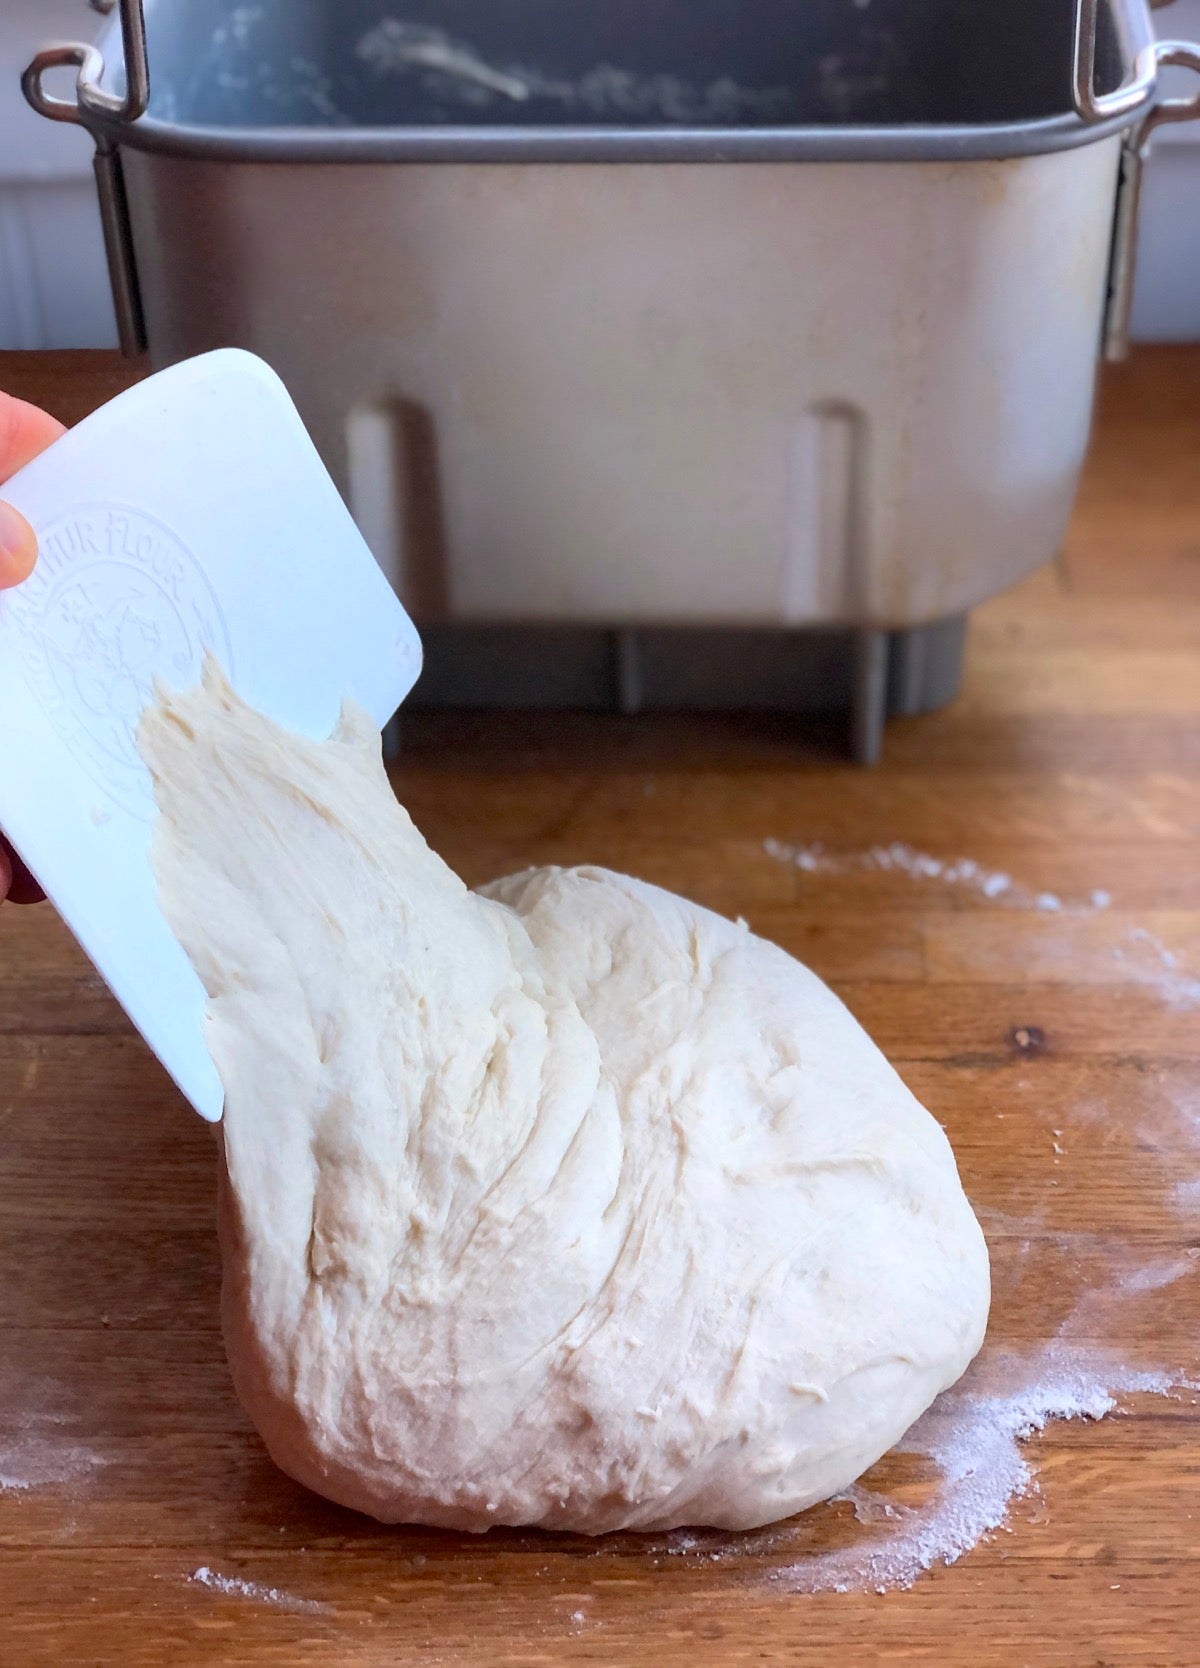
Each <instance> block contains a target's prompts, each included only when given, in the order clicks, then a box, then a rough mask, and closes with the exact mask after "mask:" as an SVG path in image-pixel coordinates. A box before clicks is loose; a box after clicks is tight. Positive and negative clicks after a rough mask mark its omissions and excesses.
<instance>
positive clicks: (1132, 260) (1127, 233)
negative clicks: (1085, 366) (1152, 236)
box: [1104, 41, 1200, 361]
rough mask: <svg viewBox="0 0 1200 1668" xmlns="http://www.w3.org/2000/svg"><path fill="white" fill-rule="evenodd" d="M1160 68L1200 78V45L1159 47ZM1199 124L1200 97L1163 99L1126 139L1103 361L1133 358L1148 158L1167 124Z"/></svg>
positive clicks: (1199, 94) (1177, 43)
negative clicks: (1135, 295)
mask: <svg viewBox="0 0 1200 1668" xmlns="http://www.w3.org/2000/svg"><path fill="white" fill-rule="evenodd" d="M1155 59H1156V62H1157V64H1158V65H1159V66H1162V65H1164V64H1173V65H1176V66H1177V67H1179V68H1182V69H1191V70H1195V72H1196V74H1197V75H1200V45H1197V46H1193V45H1191V44H1190V43H1189V42H1187V41H1159V42H1158V44H1157V46H1156V47H1155ZM1192 121H1200V91H1197V92H1196V93H1195V94H1194V95H1193V96H1192V97H1191V98H1164V99H1159V100H1158V102H1157V103H1156V104H1155V105H1153V106H1152V108H1151V109H1150V110H1149V111H1148V112H1147V113H1146V115H1145V116H1143V118H1142V120H1141V121H1140V122H1138V123H1137V124H1136V126H1134V127H1133V128H1132V129H1131V130H1130V131H1129V132H1128V133H1127V134H1126V135H1125V138H1124V141H1123V143H1122V146H1121V171H1120V179H1119V183H1118V186H1117V212H1116V219H1115V222H1114V225H1113V245H1112V258H1111V261H1110V264H1109V277H1108V305H1107V307H1106V309H1105V319H1104V357H1105V359H1107V360H1110V361H1120V360H1122V359H1124V358H1126V357H1127V355H1128V353H1129V319H1130V314H1131V312H1132V309H1133V286H1134V279H1135V278H1136V276H1137V228H1138V211H1139V208H1140V206H1141V195H1142V173H1143V170H1144V168H1145V165H1146V153H1147V151H1148V150H1149V146H1150V139H1151V136H1152V135H1153V133H1154V131H1155V129H1156V128H1159V127H1162V126H1163V125H1164V124H1165V123H1167V122H1192Z"/></svg>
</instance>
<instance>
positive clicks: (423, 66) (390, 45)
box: [355, 17, 796, 125]
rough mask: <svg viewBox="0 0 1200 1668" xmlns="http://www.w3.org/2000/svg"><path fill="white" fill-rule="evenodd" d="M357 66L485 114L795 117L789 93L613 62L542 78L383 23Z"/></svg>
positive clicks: (438, 34) (364, 45) (424, 32)
mask: <svg viewBox="0 0 1200 1668" xmlns="http://www.w3.org/2000/svg"><path fill="white" fill-rule="evenodd" d="M355 54H356V56H357V57H358V58H359V60H360V61H361V62H363V63H365V64H366V65H368V66H369V68H371V69H372V70H373V71H374V72H375V73H376V74H379V75H383V74H393V75H395V74H406V73H408V74H411V73H413V72H417V73H419V74H422V75H423V76H424V77H425V78H426V82H427V87H426V90H427V91H430V92H432V93H433V94H435V95H436V96H437V97H438V98H439V99H441V100H443V101H445V103H446V104H447V106H448V107H449V109H450V111H451V112H452V111H453V107H454V105H456V104H457V105H459V106H460V107H463V106H465V107H471V106H474V107H476V108H488V107H490V106H494V105H495V104H496V102H497V101H500V103H501V105H502V106H503V107H506V108H507V109H509V110H512V109H513V108H514V107H519V106H521V105H524V104H528V103H529V102H530V101H532V100H534V99H537V100H542V101H544V102H546V103H549V104H551V105H553V106H555V107H556V110H557V113H558V115H559V116H560V118H563V119H565V118H574V119H576V120H582V121H586V120H588V119H589V118H596V117H603V116H620V117H625V118H627V119H630V118H632V119H641V120H649V121H663V122H669V123H678V124H690V123H712V122H716V123H720V124H722V125H724V124H735V123H738V122H745V121H772V120H774V121H784V120H786V119H787V118H788V116H789V115H791V114H793V113H794V109H795V103H796V95H795V92H794V90H793V89H792V88H790V87H782V86H781V87H767V88H758V89H756V88H748V87H741V86H739V85H738V83H737V82H735V81H734V80H732V78H730V77H727V76H726V77H721V78H720V79H718V80H716V81H713V82H710V83H708V84H707V85H705V86H698V85H696V84H695V83H694V82H690V81H685V80H683V79H682V78H681V77H679V76H676V75H637V74H634V73H633V72H632V71H629V70H623V69H619V68H617V67H616V66H614V65H612V64H597V65H596V66H595V67H594V68H593V69H590V70H588V71H587V72H586V73H585V74H583V75H581V76H579V77H577V78H576V79H574V80H566V79H564V78H562V77H560V76H548V75H544V74H542V73H541V72H540V71H538V70H535V69H531V68H530V67H529V66H528V65H524V64H519V63H506V64H503V65H497V64H491V63H488V62H487V61H486V60H485V59H484V58H483V57H482V56H481V54H480V53H479V52H478V51H476V49H475V48H474V47H472V46H471V45H469V44H468V43H467V42H465V41H462V40H456V39H454V38H453V37H452V36H450V35H448V34H446V33H445V32H444V31H443V30H441V29H436V28H430V27H429V26H427V25H425V24H419V23H411V22H407V21H404V20H402V19H400V18H394V17H386V18H384V19H383V20H382V21H381V22H379V23H377V24H376V25H375V26H374V28H372V29H369V30H368V31H367V32H366V34H364V35H363V36H362V37H361V39H360V40H359V42H358V44H357V46H356V47H355Z"/></svg>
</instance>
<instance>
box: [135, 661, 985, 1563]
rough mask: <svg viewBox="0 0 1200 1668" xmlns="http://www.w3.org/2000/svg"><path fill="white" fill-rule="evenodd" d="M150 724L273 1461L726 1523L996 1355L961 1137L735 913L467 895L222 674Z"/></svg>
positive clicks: (303, 1474) (345, 751)
mask: <svg viewBox="0 0 1200 1668" xmlns="http://www.w3.org/2000/svg"><path fill="white" fill-rule="evenodd" d="M140 746H141V749H142V752H143V755H144V757H145V758H146V760H147V762H148V764H149V766H150V769H151V771H152V773H153V776H154V780H155V787H156V792H157V798H158V804H159V808H160V815H159V818H158V822H157V825H156V832H155V844H154V862H155V867H156V872H157V875H158V882H159V888H160V895H161V899H162V904H163V908H164V910H165V912H166V915H167V917H168V919H169V920H170V922H171V924H172V926H173V928H174V930H175V932H176V933H177V935H178V937H179V938H180V940H181V942H182V944H183V945H184V948H185V949H186V950H187V953H188V955H189V956H190V957H191V959H192V961H193V963H194V964H195V966H196V968H197V969H198V971H199V973H200V976H201V978H202V979H203V981H204V984H205V986H206V987H207V990H208V993H209V997H210V1017H209V1030H208V1040H209V1046H210V1048H211V1050H212V1053H213V1057H214V1059H215V1061H216V1064H217V1066H218V1068H219V1070H220V1073H221V1077H222V1080H223V1082H224V1085H225V1089H226V1108H225V1119H224V1125H223V1186H222V1210H221V1239H222V1247H223V1253H224V1288H223V1293H222V1315H223V1322H224V1329H225V1336H226V1341H227V1346H228V1352H229V1359H230V1365H231V1368H232V1371H233V1376H234V1379H235V1382H236V1385H237V1389H238V1393H239V1395H240V1396H241V1399H242V1401H243V1403H244V1405H245V1407H246V1409H247V1410H248V1412H249V1413H250V1416H251V1417H252V1418H253V1419H254V1421H255V1423H256V1425H257V1426H258V1428H259V1430H260V1431H261V1433H262V1435H263V1438H264V1440H265V1442H266V1444H267V1446H268V1448H269V1449H270V1451H271V1453H272V1454H273V1456H274V1457H275V1459H276V1461H277V1462H278V1463H279V1465H281V1466H282V1467H283V1469H284V1470H285V1471H287V1472H289V1473H290V1474H291V1475H292V1476H293V1477H296V1478H298V1479H299V1480H300V1481H301V1482H303V1483H305V1484H307V1485H308V1486H309V1487H311V1488H313V1489H315V1490H317V1491H318V1492H319V1493H321V1494H324V1495H327V1496H329V1497H330V1498H331V1499H334V1500H337V1501H341V1502H342V1503H344V1504H345V1505H348V1506H352V1507H357V1508H360V1509H361V1510H362V1511H364V1512H369V1513H371V1514H372V1515H373V1516H375V1517H377V1518H381V1519H383V1520H385V1521H389V1522H390V1521H401V1520H404V1521H414V1522H423V1523H432V1524H441V1525H444V1526H447V1527H451V1528H459V1529H471V1530H483V1529H487V1528H489V1527H490V1526H491V1525H493V1524H500V1523H504V1524H542V1525H545V1526H548V1527H551V1528H555V1529H573V1530H581V1531H585V1532H589V1533H600V1532H602V1531H605V1530H612V1529H623V1528H635V1529H663V1528H668V1527H672V1526H676V1525H679V1524H713V1525H720V1526H727V1527H730V1528H745V1527H751V1526H754V1525H758V1524H762V1523H765V1522H769V1521H772V1520H774V1519H777V1518H781V1517H785V1516H788V1515H789V1514H791V1513H793V1512H797V1511H800V1510H802V1509H803V1508H804V1507H806V1506H810V1505H812V1504H813V1503H814V1502H815V1501H818V1500H822V1499H824V1498H826V1497H827V1496H828V1495H830V1494H832V1493H834V1492H836V1491H837V1490H838V1489H840V1488H842V1487H844V1486H845V1485H847V1484H848V1483H850V1482H851V1481H852V1480H853V1479H854V1478H855V1477H857V1476H858V1475H859V1474H860V1473H861V1472H862V1471H863V1470H865V1469H866V1467H867V1466H869V1465H870V1464H871V1463H872V1462H873V1461H874V1460H875V1459H877V1458H878V1457H879V1455H881V1454H882V1453H883V1452H884V1451H885V1450H886V1449H887V1448H889V1447H890V1446H892V1444H893V1443H895V1442H896V1440H897V1439H898V1438H899V1437H900V1436H901V1435H902V1434H903V1432H904V1431H905V1430H906V1429H907V1427H908V1426H909V1425H910V1424H911V1422H912V1421H913V1420H914V1419H915V1418H916V1417H917V1416H918V1414H920V1413H921V1412H922V1411H923V1409H924V1408H925V1407H926V1406H928V1404H929V1403H930V1402H931V1401H932V1399H933V1398H934V1396H936V1395H937V1393H938V1392H939V1391H940V1390H942V1389H943V1388H945V1387H946V1386H947V1385H949V1384H951V1383H952V1382H953V1381H954V1380H955V1379H956V1378H957V1377H958V1376H959V1374H960V1373H961V1372H962V1371H963V1369H964V1368H965V1367H966V1365H967V1363H968V1362H969V1361H970V1360H971V1358H972V1356H973V1355H974V1354H975V1352H976V1351H977V1350H978V1348H979V1346H980V1343H981V1341H982V1338H983V1332H984V1326H985V1322H986V1318H987V1309H988V1262H987V1252H986V1249H985V1246H984V1242H983V1237H982V1235H981V1233H980V1231H979V1227H978V1224H977V1223H976V1221H975V1218H974V1216H973V1215H972V1212H971V1209H970V1206H969V1205H968V1203H967V1201H966V1199H965V1197H964V1195H963V1192H962V1189H961V1187H960V1185H959V1180H958V1174H957V1171H956V1168H955V1163H954V1158H953V1155H952V1153H951V1150H950V1146H949V1143H948V1142H947V1140H946V1138H945V1136H944V1135H943V1133H942V1131H941V1129H940V1128H939V1127H938V1125H937V1124H936V1123H935V1122H934V1120H933V1119H932V1118H931V1117H930V1116H929V1115H928V1113H926V1112H925V1111H924V1110H923V1109H922V1107H921V1106H920V1105H919V1104H918V1103H917V1101H916V1100H915V1099H914V1098H913V1096H912V1095H911V1094H909V1092H908V1090H907V1089H906V1088H905V1087H904V1085H903V1084H902V1083H901V1082H900V1079H899V1078H898V1077H897V1076H896V1074H895V1073H894V1072H893V1071H892V1069H891V1067H890V1066H889V1065H888V1064H887V1062H886V1061H885V1060H884V1058H883V1056H882V1055H881V1054H880V1053H879V1051H878V1050H877V1049H876V1048H875V1046H874V1045H873V1043H872V1042H871V1041H870V1040H869V1038H868V1037H867V1036H866V1034H865V1032H863V1031H862V1030H861V1029H860V1027H859V1026H858V1025H857V1024H856V1023H855V1021H854V1020H853V1019H852V1018H851V1016H850V1015H849V1013H848V1012H847V1011H846V1009H845V1008H844V1007H843V1006H842V1005H841V1003H840V1002H839V1001H838V1000H837V999H836V997H834V996H833V995H832V993H831V992H830V991H829V990H827V989H826V987H825V986H824V985H823V984H822V983H821V982H820V980H818V979H817V978H816V977H815V976H814V975H813V974H812V973H810V972H809V971H808V970H807V969H806V968H804V967H802V966H800V965H799V963H797V962H795V961H793V960H792V959H791V957H789V956H787V955H785V954H784V952H783V951H782V950H780V949H777V948H776V947H775V946H773V945H771V944H768V943H766V942H764V941H763V940H761V939H759V938H756V937H755V936H754V935H753V934H752V933H751V932H750V931H749V930H748V929H747V927H746V926H745V925H744V924H742V923H738V924H736V925H735V924H733V923H731V922H729V921H726V920H723V919H721V918H720V917H719V916H716V915H713V914H710V913H709V912H708V911H707V910H704V909H700V908H698V907H697V906H696V905H694V904H691V903H687V902H685V901H684V900H683V899H681V898H677V897H673V896H671V895H670V894H669V893H667V892H663V891H659V890H658V889H657V888H655V887H653V886H645V885H642V884H640V883H639V882H638V881H636V880H629V879H626V878H625V877H623V876H621V875H616V874H611V873H608V872H607V871H605V870H603V869H592V868H583V869H567V870H563V869H538V870H532V871H530V872H529V873H527V874H523V875H517V876H514V877H513V878H512V879H509V880H503V881H498V882H497V883H495V884H494V885H492V886H490V887H488V888H486V889H485V891H484V893H483V894H476V893H473V892H470V891H468V890H467V888H466V887H465V886H464V885H463V883H462V882H461V881H460V880H459V879H458V878H457V877H456V876H455V875H454V874H453V873H451V871H450V870H449V869H448V868H447V867H446V866H445V864H444V863H442V862H441V861H440V859H439V858H438V857H436V856H435V855H434V853H433V852H431V851H430V850H429V848H428V846H427V845H426V844H425V842H424V841H423V840H422V838H421V836H420V835H419V834H418V833H417V831H416V829H415V828H414V827H413V825H412V823H411V822H410V820H409V818H408V816H407V815H406V813H405V812H404V811H403V810H402V809H401V807H400V806H399V805H398V804H397V803H396V801H395V799H394V797H393V794H392V791H391V788H390V786H389V784H388V780H387V777H386V776H385V774H384V771H383V768H382V764H381V760H380V754H379V737H378V735H377V733H376V732H375V730H374V729H373V727H372V726H371V724H370V723H369V721H368V720H367V719H366V718H365V716H364V715H362V714H361V713H359V712H357V711H355V710H353V709H348V710H347V711H346V713H345V714H344V716H343V718H342V721H341V723H340V725H339V726H338V728H337V730H336V731H335V733H334V735H333V736H332V737H331V738H330V739H329V740H328V741H326V742H323V743H315V742H311V741H306V740H302V739H298V738H297V737H295V736H293V735H290V734H288V733H287V732H286V731H284V730H281V729H279V728H278V727H277V726H275V725H274V724H272V723H270V722H268V721H267V720H266V719H265V718H263V717H262V716H260V715H259V714H258V713H256V712H254V711H253V710H252V709H250V708H249V707H247V706H246V705H244V704H243V703H242V702H241V701H240V700H238V698H237V697H236V696H235V695H234V694H233V693H232V692H231V690H230V689H229V687H228V686H227V684H226V683H225V681H224V679H223V678H222V676H221V674H220V673H219V671H218V670H217V668H216V667H215V665H214V664H212V663H210V665H209V667H208V668H207V670H206V673H205V677H204V681H203V684H202V686H200V687H197V688H194V689H191V690H189V691H187V692H185V693H183V694H178V695H168V694H163V695H161V696H160V699H159V702H158V704H157V706H156V707H155V708H153V709H152V710H151V711H150V712H149V713H148V714H147V716H146V717H145V718H144V720H143V723H142V728H141V734H140Z"/></svg>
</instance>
